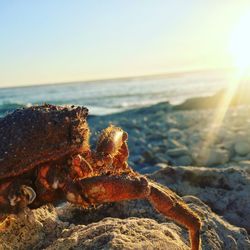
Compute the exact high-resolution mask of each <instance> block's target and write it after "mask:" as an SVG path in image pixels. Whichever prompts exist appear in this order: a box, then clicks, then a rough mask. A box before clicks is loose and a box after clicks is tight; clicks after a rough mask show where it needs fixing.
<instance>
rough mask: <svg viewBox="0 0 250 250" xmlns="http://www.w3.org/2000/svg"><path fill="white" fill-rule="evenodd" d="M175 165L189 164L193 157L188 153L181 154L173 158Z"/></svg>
mask: <svg viewBox="0 0 250 250" xmlns="http://www.w3.org/2000/svg"><path fill="white" fill-rule="evenodd" d="M174 163H175V165H176V166H190V165H191V164H192V163H193V159H192V158H191V157H190V156H189V155H183V156H180V157H178V158H175V159H174Z"/></svg>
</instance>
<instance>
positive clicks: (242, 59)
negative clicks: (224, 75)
mask: <svg viewBox="0 0 250 250" xmlns="http://www.w3.org/2000/svg"><path fill="white" fill-rule="evenodd" d="M249 25H250V11H248V12H247V13H245V15H243V16H242V17H241V18H240V19H239V21H238V23H237V24H236V25H235V27H234V29H233V32H232V34H231V37H230V43H229V50H230V53H231V54H232V56H233V58H234V61H235V65H236V67H237V69H238V70H239V71H240V72H241V73H244V74H245V73H247V71H248V70H249V68H250V32H249Z"/></svg>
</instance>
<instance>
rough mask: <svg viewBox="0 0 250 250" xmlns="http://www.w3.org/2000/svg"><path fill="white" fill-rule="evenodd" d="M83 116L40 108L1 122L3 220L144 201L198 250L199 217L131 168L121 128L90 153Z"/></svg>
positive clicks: (69, 109)
mask: <svg viewBox="0 0 250 250" xmlns="http://www.w3.org/2000/svg"><path fill="white" fill-rule="evenodd" d="M87 115H88V109H87V108H85V107H77V106H54V105H49V104H44V105H41V106H32V107H29V108H24V109H19V110H16V111H14V112H13V113H11V114H8V115H6V116H5V117H4V118H1V119H0V138H1V144H0V218H1V221H4V220H6V218H8V217H10V216H11V215H13V214H14V215H18V214H20V213H22V212H23V211H25V210H26V209H34V208H38V207H40V206H42V205H44V204H47V203H53V204H58V203H60V202H62V201H68V202H70V203H73V204H78V205H81V206H83V207H89V206H90V205H97V204H101V203H107V202H116V201H124V200H132V199H147V200H149V202H150V203H151V204H152V205H153V207H155V209H156V210H157V211H159V212H160V213H162V214H163V215H165V216H166V217H169V218H171V219H173V220H175V221H176V222H177V223H179V224H180V225H182V226H184V227H185V228H187V229H188V230H189V236H190V242H191V249H192V250H198V249H200V228H201V220H200V218H199V216H198V215H197V214H196V213H195V212H193V211H192V210H191V209H190V208H189V207H188V206H187V205H186V204H185V203H184V201H183V200H182V199H181V198H180V197H179V196H177V194H175V193H174V192H173V191H171V190H170V189H168V188H167V187H163V186H161V185H159V184H157V183H155V182H153V181H151V180H149V179H147V178H146V177H144V176H142V175H140V174H139V173H136V172H134V171H133V170H132V168H130V167H129V165H128V163H127V160H128V156H129V150H128V146H127V140H128V134H127V133H126V132H125V131H123V130H122V129H121V128H119V127H116V126H112V125H110V126H109V127H108V128H106V129H104V130H103V131H102V132H101V134H100V136H99V139H98V141H97V146H96V149H95V150H91V148H90V145H89V134H90V131H89V127H88V124H87V121H86V119H87ZM3 224H4V223H2V225H3Z"/></svg>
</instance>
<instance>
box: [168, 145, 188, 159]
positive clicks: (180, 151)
mask: <svg viewBox="0 0 250 250" xmlns="http://www.w3.org/2000/svg"><path fill="white" fill-rule="evenodd" d="M167 154H168V155H169V156H173V157H178V156H183V155H188V154H189V151H188V149H187V147H182V148H173V149H169V150H167Z"/></svg>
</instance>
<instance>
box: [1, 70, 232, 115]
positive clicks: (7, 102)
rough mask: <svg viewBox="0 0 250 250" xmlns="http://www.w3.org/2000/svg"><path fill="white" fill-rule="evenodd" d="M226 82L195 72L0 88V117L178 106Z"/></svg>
mask: <svg viewBox="0 0 250 250" xmlns="http://www.w3.org/2000/svg"><path fill="white" fill-rule="evenodd" d="M229 82H230V74H228V72H226V73H225V72H224V71H223V72H222V71H205V72H204V71H198V72H186V73H178V74H177V73H176V74H168V75H158V76H150V77H135V78H124V79H112V80H100V81H89V82H76V83H62V84H49V85H39V86H28V87H12V88H0V116H4V115H5V114H7V113H8V112H11V111H12V110H14V109H16V108H20V107H26V106H30V105H33V104H42V103H50V104H60V105H64V104H70V105H71V104H75V105H83V106H86V107H88V108H89V111H90V114H92V115H105V114H108V113H114V112H120V111H123V110H126V109H131V108H135V107H142V106H146V105H151V104H155V103H158V102H164V101H169V102H170V103H171V104H178V103H181V102H183V101H184V100H186V99H188V98H191V97H196V96H206V95H212V94H214V93H216V92H217V91H219V90H221V89H222V88H225V87H226V86H227V84H228V83H229ZM1 87H3V86H1Z"/></svg>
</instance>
